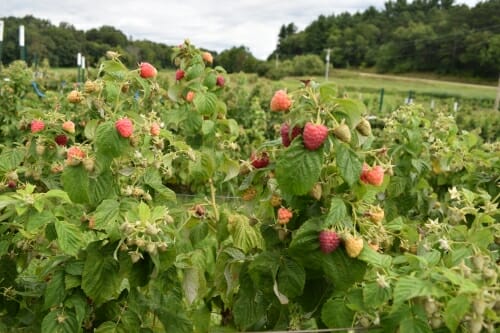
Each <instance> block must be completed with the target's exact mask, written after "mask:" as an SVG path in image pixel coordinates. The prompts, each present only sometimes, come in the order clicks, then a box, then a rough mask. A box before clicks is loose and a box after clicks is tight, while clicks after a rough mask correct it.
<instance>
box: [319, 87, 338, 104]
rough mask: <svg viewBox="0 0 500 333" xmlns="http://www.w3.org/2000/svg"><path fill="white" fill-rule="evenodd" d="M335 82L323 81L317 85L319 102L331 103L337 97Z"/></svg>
mask: <svg viewBox="0 0 500 333" xmlns="http://www.w3.org/2000/svg"><path fill="white" fill-rule="evenodd" d="M337 91H338V89H337V84H335V83H333V82H324V83H321V84H320V86H319V97H320V99H321V102H324V103H331V102H334V101H335V100H336V99H337Z"/></svg>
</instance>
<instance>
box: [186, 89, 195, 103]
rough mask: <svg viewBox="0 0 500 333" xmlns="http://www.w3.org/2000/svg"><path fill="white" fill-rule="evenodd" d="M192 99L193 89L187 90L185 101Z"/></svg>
mask: <svg viewBox="0 0 500 333" xmlns="http://www.w3.org/2000/svg"><path fill="white" fill-rule="evenodd" d="M193 99H194V91H188V93H187V94H186V101H188V102H190V103H191V102H192V101H193Z"/></svg>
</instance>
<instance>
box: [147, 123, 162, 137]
mask: <svg viewBox="0 0 500 333" xmlns="http://www.w3.org/2000/svg"><path fill="white" fill-rule="evenodd" d="M149 133H150V134H151V135H152V136H158V135H160V125H158V123H152V124H151V127H150V128H149Z"/></svg>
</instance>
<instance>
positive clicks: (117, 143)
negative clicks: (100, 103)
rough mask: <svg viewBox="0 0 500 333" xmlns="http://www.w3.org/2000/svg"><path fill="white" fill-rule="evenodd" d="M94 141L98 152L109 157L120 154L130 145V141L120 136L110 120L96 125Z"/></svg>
mask: <svg viewBox="0 0 500 333" xmlns="http://www.w3.org/2000/svg"><path fill="white" fill-rule="evenodd" d="M94 142H95V147H96V150H97V152H98V153H100V154H103V155H108V156H111V157H118V156H120V155H121V154H122V153H123V152H124V151H125V150H126V149H127V148H128V147H129V146H130V141H129V140H128V139H126V138H122V137H121V136H120V135H119V134H118V131H117V130H116V128H115V124H114V123H113V122H110V121H107V122H104V123H101V124H100V125H99V126H98V127H97V129H96V133H95V138H94Z"/></svg>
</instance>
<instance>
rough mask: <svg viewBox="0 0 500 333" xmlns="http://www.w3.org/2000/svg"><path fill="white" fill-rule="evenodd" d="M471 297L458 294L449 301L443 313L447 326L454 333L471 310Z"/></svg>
mask: <svg viewBox="0 0 500 333" xmlns="http://www.w3.org/2000/svg"><path fill="white" fill-rule="evenodd" d="M469 307H470V299H469V298H468V297H467V296H466V295H458V296H456V297H454V298H452V299H451V300H449V301H448V303H447V304H446V307H445V309H444V313H443V319H444V322H445V324H446V327H448V328H449V330H450V331H451V332H452V333H453V332H455V331H456V330H457V328H458V325H459V324H460V322H461V321H462V320H463V319H464V317H465V315H466V314H467V312H468V311H469Z"/></svg>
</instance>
